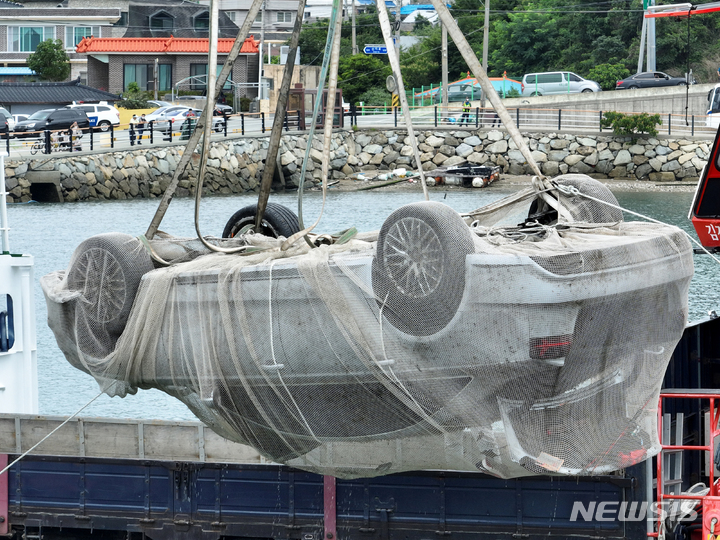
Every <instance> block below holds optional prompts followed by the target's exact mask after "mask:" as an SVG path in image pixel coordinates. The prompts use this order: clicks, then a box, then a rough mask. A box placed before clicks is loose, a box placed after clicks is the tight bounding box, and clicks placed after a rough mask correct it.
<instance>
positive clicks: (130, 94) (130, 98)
mask: <svg viewBox="0 0 720 540" xmlns="http://www.w3.org/2000/svg"><path fill="white" fill-rule="evenodd" d="M151 95H152V93H151V92H145V91H143V90H140V86H138V83H136V82H135V81H133V82H131V83H128V89H127V91H126V92H125V93H124V95H123V99H122V100H120V101H118V102H117V106H118V107H122V108H124V109H149V108H150V107H151V105H150V104H149V103H148V102H147V100H148V99H152V98H151Z"/></svg>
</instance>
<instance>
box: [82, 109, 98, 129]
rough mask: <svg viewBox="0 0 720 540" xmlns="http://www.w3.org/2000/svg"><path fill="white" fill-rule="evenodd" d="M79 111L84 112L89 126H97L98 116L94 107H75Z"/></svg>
mask: <svg viewBox="0 0 720 540" xmlns="http://www.w3.org/2000/svg"><path fill="white" fill-rule="evenodd" d="M77 108H78V109H80V110H81V111H83V112H85V114H87V117H88V120H90V125H91V126H92V127H95V126H97V125H98V114H97V112H96V111H95V105H81V106H80V107H77Z"/></svg>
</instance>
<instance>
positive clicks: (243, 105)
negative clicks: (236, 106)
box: [240, 97, 252, 112]
mask: <svg viewBox="0 0 720 540" xmlns="http://www.w3.org/2000/svg"><path fill="white" fill-rule="evenodd" d="M251 101H252V100H251V99H250V98H247V97H241V98H240V111H241V112H248V111H249V110H250V102H251Z"/></svg>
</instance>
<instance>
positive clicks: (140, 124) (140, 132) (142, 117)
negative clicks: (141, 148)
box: [137, 114, 147, 144]
mask: <svg viewBox="0 0 720 540" xmlns="http://www.w3.org/2000/svg"><path fill="white" fill-rule="evenodd" d="M146 124H147V119H146V118H145V114H141V115H140V119H139V120H138V125H137V127H138V144H142V135H143V131H145V125H146Z"/></svg>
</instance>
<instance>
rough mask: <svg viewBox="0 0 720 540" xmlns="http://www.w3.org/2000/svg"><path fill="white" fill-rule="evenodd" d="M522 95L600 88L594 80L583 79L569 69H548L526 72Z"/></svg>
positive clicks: (566, 92)
mask: <svg viewBox="0 0 720 540" xmlns="http://www.w3.org/2000/svg"><path fill="white" fill-rule="evenodd" d="M521 88H522V95H523V96H546V95H550V94H574V93H578V92H600V91H601V90H602V88H600V85H599V84H598V83H596V82H595V81H590V80H588V79H583V78H582V77H581V76H580V75H577V74H575V73H572V72H571V71H548V72H546V73H528V74H526V75H524V76H523V79H522V85H521Z"/></svg>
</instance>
